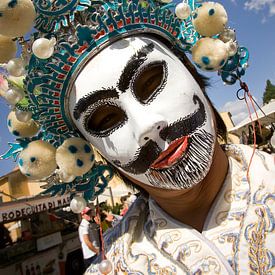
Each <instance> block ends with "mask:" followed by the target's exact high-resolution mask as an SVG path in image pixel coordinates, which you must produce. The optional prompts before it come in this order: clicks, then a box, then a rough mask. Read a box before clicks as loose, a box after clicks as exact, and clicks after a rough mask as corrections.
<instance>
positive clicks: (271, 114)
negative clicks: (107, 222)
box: [228, 99, 275, 136]
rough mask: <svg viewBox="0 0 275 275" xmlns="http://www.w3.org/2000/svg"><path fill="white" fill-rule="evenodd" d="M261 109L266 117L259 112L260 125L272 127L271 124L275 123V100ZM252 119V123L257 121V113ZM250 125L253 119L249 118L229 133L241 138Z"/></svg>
mask: <svg viewBox="0 0 275 275" xmlns="http://www.w3.org/2000/svg"><path fill="white" fill-rule="evenodd" d="M261 109H262V110H263V112H264V113H265V115H264V114H263V113H262V112H261V111H260V110H257V114H258V118H259V121H260V123H261V124H262V125H270V124H271V123H275V100H274V99H273V100H272V101H271V102H270V103H268V104H266V105H264V106H263V107H261ZM251 117H252V121H256V120H257V115H256V113H255V112H254V113H253V114H252V115H251ZM249 124H251V119H250V117H249V116H248V117H247V118H246V119H244V120H243V121H241V122H240V123H239V124H237V125H236V126H235V127H233V128H231V129H229V130H228V132H229V133H231V134H236V135H238V136H240V135H241V133H242V131H246V126H247V125H249Z"/></svg>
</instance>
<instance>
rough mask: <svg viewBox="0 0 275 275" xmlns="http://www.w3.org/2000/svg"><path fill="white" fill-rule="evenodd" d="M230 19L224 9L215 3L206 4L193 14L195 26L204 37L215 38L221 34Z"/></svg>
mask: <svg viewBox="0 0 275 275" xmlns="http://www.w3.org/2000/svg"><path fill="white" fill-rule="evenodd" d="M227 21H228V18H227V13H226V11H225V9H224V7H223V6H222V5H221V4H219V3H215V2H205V3H203V4H202V5H201V6H200V7H199V8H197V9H196V10H195V12H194V13H193V25H194V27H195V29H196V31H197V32H198V33H199V34H200V35H202V36H209V37H211V36H213V35H216V34H219V33H221V32H222V31H223V30H224V28H225V26H226V24H227Z"/></svg>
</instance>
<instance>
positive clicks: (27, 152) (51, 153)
mask: <svg viewBox="0 0 275 275" xmlns="http://www.w3.org/2000/svg"><path fill="white" fill-rule="evenodd" d="M55 152H56V149H55V147H54V146H52V145H51V144H49V143H48V142H46V141H42V140H36V141H32V142H30V143H29V144H28V146H27V147H26V148H25V149H24V150H23V151H22V152H21V153H20V154H19V161H18V164H19V168H20V171H21V172H22V174H24V175H26V176H27V177H29V178H30V179H33V180H41V179H44V178H46V177H49V176H50V175H51V174H52V173H53V172H54V171H55V169H56V161H55Z"/></svg>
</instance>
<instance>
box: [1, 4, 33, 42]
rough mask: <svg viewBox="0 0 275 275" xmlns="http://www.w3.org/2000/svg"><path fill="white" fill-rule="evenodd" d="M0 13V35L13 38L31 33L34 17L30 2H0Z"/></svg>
mask: <svg viewBox="0 0 275 275" xmlns="http://www.w3.org/2000/svg"><path fill="white" fill-rule="evenodd" d="M0 11H1V16H0V34H2V35H5V36H9V37H13V38H14V37H21V36H24V35H25V34H27V33H28V32H29V31H31V28H32V25H33V22H34V19H35V16H36V14H35V9H34V5H33V3H32V1H31V0H20V1H19V0H17V1H15V0H1V1H0Z"/></svg>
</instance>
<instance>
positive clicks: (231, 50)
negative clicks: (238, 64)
mask: <svg viewBox="0 0 275 275" xmlns="http://www.w3.org/2000/svg"><path fill="white" fill-rule="evenodd" d="M226 46H227V51H228V55H229V56H234V55H235V54H236V53H237V51H238V44H237V42H236V41H235V42H233V41H232V40H231V41H229V42H227V43H226Z"/></svg>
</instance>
